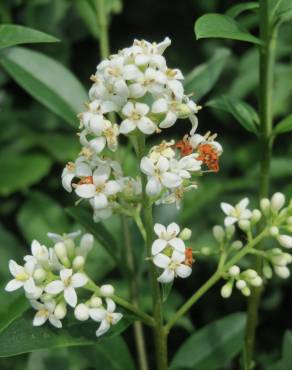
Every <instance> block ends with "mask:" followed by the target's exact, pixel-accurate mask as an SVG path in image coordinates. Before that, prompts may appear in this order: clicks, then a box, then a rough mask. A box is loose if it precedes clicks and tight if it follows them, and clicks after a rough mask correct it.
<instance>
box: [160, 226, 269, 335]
mask: <svg viewBox="0 0 292 370" xmlns="http://www.w3.org/2000/svg"><path fill="white" fill-rule="evenodd" d="M266 232H267V231H266V230H263V231H262V232H261V233H260V234H259V235H258V236H257V237H256V238H254V239H253V240H251V241H250V242H249V243H248V244H246V246H245V247H244V248H242V249H241V250H240V251H239V252H238V253H237V254H236V255H235V256H234V257H233V258H231V259H230V260H229V261H228V262H227V263H226V264H224V266H222V267H221V268H219V267H218V269H217V270H216V271H215V273H214V274H213V275H212V276H211V277H210V278H209V279H208V280H207V281H206V282H205V284H203V285H202V286H201V288H199V289H198V290H197V291H196V292H195V293H194V294H193V295H192V296H191V297H190V298H189V299H188V300H187V301H186V302H185V303H184V304H183V305H182V306H181V308H180V309H179V310H178V311H177V312H176V313H175V315H174V316H173V317H172V318H171V319H170V320H169V321H168V323H167V324H166V325H165V330H166V332H167V333H168V332H169V331H170V329H171V328H172V327H173V326H174V325H175V323H176V322H177V321H178V320H179V319H180V318H181V317H182V316H183V315H185V314H186V313H187V312H188V310H189V309H190V308H191V307H192V306H193V305H194V304H195V303H196V302H197V301H198V300H199V299H200V298H201V297H202V296H203V295H204V294H205V293H206V292H207V291H208V290H209V289H211V288H212V286H213V285H215V284H216V283H217V282H218V280H220V278H221V277H222V275H223V274H224V273H225V272H226V271H227V270H228V269H229V268H230V267H231V266H233V265H234V264H236V263H237V262H238V261H239V260H240V259H241V258H243V257H244V256H245V255H246V254H248V253H249V252H250V251H251V250H252V248H253V247H255V246H256V245H257V244H258V243H259V242H260V241H261V240H262V239H263V238H264V237H265V236H266Z"/></svg>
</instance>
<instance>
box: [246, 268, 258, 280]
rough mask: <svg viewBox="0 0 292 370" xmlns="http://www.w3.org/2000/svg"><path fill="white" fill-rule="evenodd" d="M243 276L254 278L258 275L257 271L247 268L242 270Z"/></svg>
mask: <svg viewBox="0 0 292 370" xmlns="http://www.w3.org/2000/svg"><path fill="white" fill-rule="evenodd" d="M244 276H245V277H246V278H247V279H255V278H256V277H257V276H258V273H257V272H256V271H255V270H252V269H248V270H246V271H244Z"/></svg>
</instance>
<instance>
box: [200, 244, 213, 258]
mask: <svg viewBox="0 0 292 370" xmlns="http://www.w3.org/2000/svg"><path fill="white" fill-rule="evenodd" d="M201 253H202V254H203V255H204V256H210V254H211V248H210V247H207V246H205V247H202V249H201Z"/></svg>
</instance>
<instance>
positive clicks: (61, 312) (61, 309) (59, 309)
mask: <svg viewBox="0 0 292 370" xmlns="http://www.w3.org/2000/svg"><path fill="white" fill-rule="evenodd" d="M54 315H55V316H56V318H57V319H59V320H62V319H64V317H65V316H66V315H67V307H66V303H65V302H61V303H58V304H57V306H56V308H55V311H54Z"/></svg>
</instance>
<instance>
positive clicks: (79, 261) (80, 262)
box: [73, 256, 85, 271]
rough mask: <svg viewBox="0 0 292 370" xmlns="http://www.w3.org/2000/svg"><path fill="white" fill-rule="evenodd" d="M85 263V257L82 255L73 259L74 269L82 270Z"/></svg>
mask: <svg viewBox="0 0 292 370" xmlns="http://www.w3.org/2000/svg"><path fill="white" fill-rule="evenodd" d="M84 265H85V259H84V257H82V256H76V257H75V258H74V260H73V270H75V271H78V270H82V269H83V268H84Z"/></svg>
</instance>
